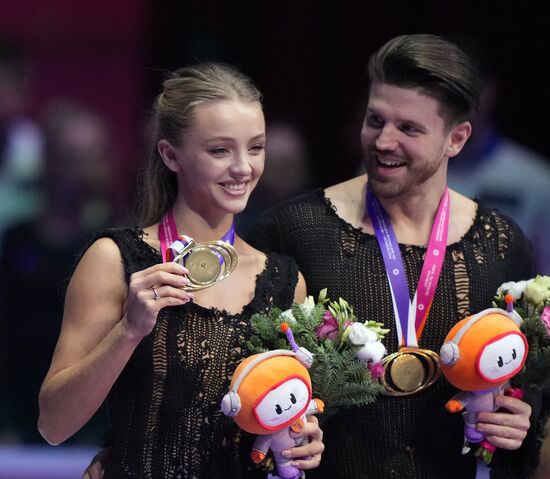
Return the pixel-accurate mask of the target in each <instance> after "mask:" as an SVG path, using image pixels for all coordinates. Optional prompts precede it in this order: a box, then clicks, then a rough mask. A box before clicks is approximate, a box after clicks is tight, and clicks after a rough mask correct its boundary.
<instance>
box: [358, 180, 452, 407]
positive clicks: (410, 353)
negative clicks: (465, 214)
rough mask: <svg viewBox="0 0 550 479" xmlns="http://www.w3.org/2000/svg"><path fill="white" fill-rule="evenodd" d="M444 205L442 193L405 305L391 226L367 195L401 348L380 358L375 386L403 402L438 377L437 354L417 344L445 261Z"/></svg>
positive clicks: (403, 281) (402, 277) (446, 218)
mask: <svg viewBox="0 0 550 479" xmlns="http://www.w3.org/2000/svg"><path fill="white" fill-rule="evenodd" d="M449 201H450V199H449V191H448V189H447V188H445V192H444V193H443V196H442V197H441V200H440V202H439V207H438V209H437V214H436V217H435V221H434V224H433V227H432V231H431V233H430V240H429V242H428V248H427V250H426V258H425V260H424V264H423V266H422V272H421V273H420V279H419V281H418V287H417V289H416V292H415V294H414V298H413V300H412V301H410V297H409V287H408V284H407V277H406V272H405V267H404V263H403V260H402V258H401V252H400V250H399V244H398V243H397V238H396V236H395V232H394V230H393V227H392V225H391V221H390V219H389V216H388V214H387V213H386V211H385V210H384V208H383V207H382V204H381V203H380V201H379V200H378V198H376V196H374V195H373V194H372V193H371V192H370V191H369V190H367V208H368V212H369V216H370V218H371V221H372V225H373V228H374V232H375V235H376V239H377V241H378V244H379V246H380V250H381V252H382V257H383V259H384V267H385V269H386V276H387V278H388V284H389V287H390V293H391V297H392V304H393V311H394V316H395V324H396V331H397V337H398V340H399V344H400V346H401V347H400V349H399V351H397V352H395V353H393V354H390V355H388V356H386V357H385V358H384V361H383V365H384V369H385V372H384V375H383V376H382V377H381V378H380V381H381V383H382V385H383V386H384V389H385V394H387V395H390V396H407V395H410V394H414V393H417V392H420V391H422V390H424V389H426V388H428V387H429V386H431V385H432V384H433V383H434V382H435V381H436V380H437V379H438V378H439V376H440V375H441V371H440V368H439V356H438V354H437V353H436V352H434V351H431V350H429V349H422V348H419V347H418V342H419V340H420V336H421V335H422V331H423V329H424V326H425V324H426V320H427V318H428V314H429V312H430V307H431V304H432V301H433V298H434V295H435V290H436V287H437V282H438V280H439V275H440V273H441V267H442V266H443V261H444V259H445V251H446V248H447V235H448V231H449Z"/></svg>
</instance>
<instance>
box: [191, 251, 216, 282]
mask: <svg viewBox="0 0 550 479" xmlns="http://www.w3.org/2000/svg"><path fill="white" fill-rule="evenodd" d="M185 267H186V268H187V269H188V270H189V273H188V274H187V277H188V278H189V279H190V280H191V281H193V282H194V283H196V284H210V283H212V282H213V281H215V280H216V278H217V277H218V276H219V275H220V271H221V265H220V257H219V256H218V255H217V254H216V253H215V252H214V251H212V250H211V249H210V248H207V247H204V246H197V247H196V248H193V249H192V250H191V251H190V252H189V254H188V255H187V258H185Z"/></svg>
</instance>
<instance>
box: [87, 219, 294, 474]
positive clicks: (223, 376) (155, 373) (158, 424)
mask: <svg viewBox="0 0 550 479" xmlns="http://www.w3.org/2000/svg"><path fill="white" fill-rule="evenodd" d="M142 234H143V233H142V232H141V231H139V230H135V229H116V230H109V231H106V232H102V233H101V234H100V235H98V237H109V238H112V239H113V240H114V241H115V243H116V244H117V245H118V247H119V249H120V252H121V255H122V260H123V263H124V269H125V274H126V279H127V280H128V279H129V276H130V275H131V274H132V273H134V272H135V271H139V270H142V269H144V268H147V267H149V266H152V265H154V264H156V263H160V262H161V257H160V254H159V253H158V252H157V251H156V250H154V249H153V248H152V247H150V246H149V245H148V244H147V243H145V242H144V241H143V240H142ZM96 239H97V238H96ZM297 280H298V270H297V266H296V264H295V263H294V261H292V260H291V259H290V258H288V257H284V256H281V255H278V254H270V255H268V257H267V263H266V266H265V269H264V271H263V272H262V273H261V274H259V275H258V277H257V280H256V290H255V294H254V298H253V299H252V301H251V302H250V303H249V304H248V305H246V306H245V307H244V309H243V311H242V312H241V313H240V314H230V313H228V312H226V311H220V310H218V309H215V308H204V307H202V306H200V305H197V304H194V303H189V304H186V305H183V306H179V307H171V308H165V309H163V310H161V312H160V313H159V316H158V319H157V323H156V326H155V328H154V330H153V332H152V333H151V334H150V335H148V336H146V337H145V338H144V339H143V340H142V341H141V343H140V344H139V345H138V347H137V348H136V350H135V351H134V353H133V355H132V357H131V358H130V360H129V361H128V363H127V365H126V367H125V368H124V370H123V371H122V373H121V375H120V376H119V378H118V379H117V381H116V382H115V384H114V386H113V388H112V389H111V392H110V393H109V396H108V406H109V412H110V416H111V440H110V445H111V453H110V458H109V462H108V463H107V464H106V467H105V476H104V479H114V478H117V479H120V478H132V479H134V478H140V479H141V478H152V479H175V478H214V479H215V478H240V477H247V478H249V477H265V473H260V472H259V471H258V470H257V469H255V468H254V466H253V464H252V462H251V460H250V458H249V453H250V449H251V445H252V441H253V437H252V436H249V435H248V434H246V433H240V432H239V431H238V428H237V426H236V425H235V423H234V422H233V420H232V419H231V418H228V417H226V416H224V415H223V414H222V413H221V411H220V402H221V399H222V397H223V395H224V394H225V393H226V392H227V389H228V387H229V382H230V379H231V377H232V374H233V372H234V370H235V368H236V367H237V365H238V364H239V362H240V361H241V360H242V359H243V358H244V357H245V356H247V355H248V352H247V351H246V348H245V346H244V345H245V343H246V340H247V338H248V336H249V334H250V324H249V319H250V316H251V315H252V314H253V313H256V312H263V311H266V310H267V309H268V308H269V307H271V306H272V305H277V306H279V307H281V308H283V309H286V308H288V307H290V305H291V303H292V300H293V297H294V289H295V286H296V283H297Z"/></svg>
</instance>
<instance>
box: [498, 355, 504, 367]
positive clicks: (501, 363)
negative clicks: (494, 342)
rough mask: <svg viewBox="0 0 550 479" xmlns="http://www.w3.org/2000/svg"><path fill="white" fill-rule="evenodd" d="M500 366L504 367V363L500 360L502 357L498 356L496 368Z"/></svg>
mask: <svg viewBox="0 0 550 479" xmlns="http://www.w3.org/2000/svg"><path fill="white" fill-rule="evenodd" d="M502 366H504V361H503V360H502V356H499V357H498V367H499V368H501V367H502Z"/></svg>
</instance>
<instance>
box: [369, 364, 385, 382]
mask: <svg viewBox="0 0 550 479" xmlns="http://www.w3.org/2000/svg"><path fill="white" fill-rule="evenodd" d="M367 367H368V368H369V371H370V374H371V376H372V378H373V379H378V378H380V377H382V375H383V374H384V366H382V363H374V364H373V363H369V364H368V366H367Z"/></svg>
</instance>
